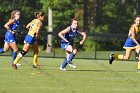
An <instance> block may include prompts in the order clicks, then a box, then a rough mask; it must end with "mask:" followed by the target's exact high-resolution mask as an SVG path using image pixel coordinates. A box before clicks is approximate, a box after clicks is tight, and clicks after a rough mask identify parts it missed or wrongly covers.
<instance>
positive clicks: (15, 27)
mask: <svg viewBox="0 0 140 93" xmlns="http://www.w3.org/2000/svg"><path fill="white" fill-rule="evenodd" d="M14 20H15V23H13V24H11V25H10V26H9V27H10V29H11V30H13V31H17V30H16V29H17V27H18V26H19V21H18V20H16V19H14Z"/></svg>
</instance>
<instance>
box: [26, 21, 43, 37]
mask: <svg viewBox="0 0 140 93" xmlns="http://www.w3.org/2000/svg"><path fill="white" fill-rule="evenodd" d="M40 22H41V21H40V20H39V19H34V20H33V21H31V23H30V29H29V32H28V35H30V36H32V37H35V35H36V29H37V25H38V23H40Z"/></svg>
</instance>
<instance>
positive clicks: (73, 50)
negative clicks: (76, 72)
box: [66, 45, 77, 68]
mask: <svg viewBox="0 0 140 93" xmlns="http://www.w3.org/2000/svg"><path fill="white" fill-rule="evenodd" d="M66 51H67V52H69V56H67V63H68V64H69V66H70V67H71V68H76V66H75V65H73V63H72V59H73V58H74V56H75V54H76V53H77V49H76V48H73V47H72V46H71V45H69V46H68V47H67V48H66Z"/></svg>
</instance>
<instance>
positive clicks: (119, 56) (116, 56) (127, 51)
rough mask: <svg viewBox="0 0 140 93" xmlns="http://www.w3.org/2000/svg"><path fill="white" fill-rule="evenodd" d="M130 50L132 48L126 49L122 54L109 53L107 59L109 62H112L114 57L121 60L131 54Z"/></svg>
mask: <svg viewBox="0 0 140 93" xmlns="http://www.w3.org/2000/svg"><path fill="white" fill-rule="evenodd" d="M131 52H132V49H126V52H125V55H122V54H111V55H110V59H109V63H110V64H112V62H113V60H114V59H115V58H117V59H121V60H128V59H129V58H130V56H131Z"/></svg>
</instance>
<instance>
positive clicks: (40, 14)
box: [34, 12, 45, 18]
mask: <svg viewBox="0 0 140 93" xmlns="http://www.w3.org/2000/svg"><path fill="white" fill-rule="evenodd" d="M34 15H35V17H36V18H39V17H40V16H44V15H45V13H43V12H35V13H34Z"/></svg>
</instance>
